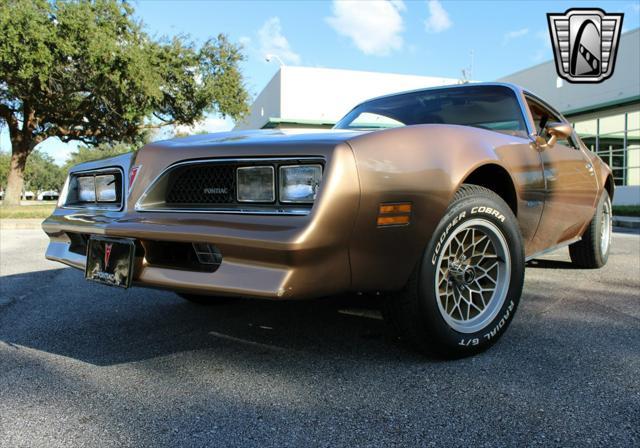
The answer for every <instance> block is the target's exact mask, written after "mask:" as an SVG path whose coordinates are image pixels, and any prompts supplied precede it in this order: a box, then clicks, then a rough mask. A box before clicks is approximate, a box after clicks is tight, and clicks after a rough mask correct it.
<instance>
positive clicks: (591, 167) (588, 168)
mask: <svg viewBox="0 0 640 448" xmlns="http://www.w3.org/2000/svg"><path fill="white" fill-rule="evenodd" d="M585 168H586V169H587V171H589V174H591V175H592V176H593V175H594V174H595V172H594V171H593V165H592V164H591V163H587V164H586V165H585Z"/></svg>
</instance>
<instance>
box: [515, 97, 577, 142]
mask: <svg viewBox="0 0 640 448" xmlns="http://www.w3.org/2000/svg"><path fill="white" fill-rule="evenodd" d="M527 105H528V106H529V110H530V111H531V116H532V117H533V122H534V123H535V126H536V133H537V134H538V135H540V136H541V137H543V138H544V139H545V140H548V139H549V137H550V135H549V134H548V133H547V132H546V130H545V127H546V126H547V123H551V122H553V121H564V120H561V119H560V117H558V116H557V115H556V114H554V113H553V112H551V111H550V110H549V109H547V108H546V107H544V106H542V105H541V104H539V103H537V102H535V101H532V100H531V99H529V98H527ZM558 143H559V144H561V145H564V146H568V147H569V148H574V149H577V148H578V146H577V145H576V143H575V142H574V141H573V138H572V137H568V138H564V139H559V140H558Z"/></svg>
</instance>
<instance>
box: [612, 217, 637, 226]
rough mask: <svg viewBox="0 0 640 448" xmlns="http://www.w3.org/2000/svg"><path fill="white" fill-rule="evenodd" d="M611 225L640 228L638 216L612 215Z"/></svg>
mask: <svg viewBox="0 0 640 448" xmlns="http://www.w3.org/2000/svg"><path fill="white" fill-rule="evenodd" d="M613 225H614V226H616V227H624V228H626V229H640V218H638V217H635V216H614V217H613Z"/></svg>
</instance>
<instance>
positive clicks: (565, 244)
mask: <svg viewBox="0 0 640 448" xmlns="http://www.w3.org/2000/svg"><path fill="white" fill-rule="evenodd" d="M581 239H582V237H581V236H577V237H575V238H572V239H570V240H567V241H563V242H562V243H560V244H556V245H555V246H551V247H549V248H547V249H544V250H541V251H540V252H536V253H535V254H532V255H529V256H528V257H526V258H525V259H524V261H525V262H527V261H531V260H533V259H534V258H537V257H539V256H541V255H546V254H548V253H550V252H553V251H555V250H558V249H562V248H563V247H566V246H568V245H570V244H573V243H577V242H578V241H580V240H581Z"/></svg>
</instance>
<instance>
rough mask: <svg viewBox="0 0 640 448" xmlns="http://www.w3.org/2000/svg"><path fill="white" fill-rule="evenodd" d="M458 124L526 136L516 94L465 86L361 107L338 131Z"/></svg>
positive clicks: (395, 97)
mask: <svg viewBox="0 0 640 448" xmlns="http://www.w3.org/2000/svg"><path fill="white" fill-rule="evenodd" d="M437 123H441V124H457V125H462V126H473V127H477V128H483V129H490V130H492V131H496V132H502V133H506V134H510V135H518V136H521V137H526V136H527V131H526V127H525V124H524V119H523V117H522V111H521V109H520V105H519V104H518V100H517V98H516V95H515V93H514V92H513V90H511V89H510V88H508V87H504V86H464V87H449V88H443V89H433V90H422V91H419V92H410V93H401V94H398V95H393V96H387V97H384V98H378V99H375V100H371V101H367V102H365V103H362V104H360V105H359V106H357V107H356V108H355V109H353V110H352V111H351V112H349V113H348V114H347V115H346V116H345V117H344V118H343V119H342V120H340V121H339V122H338V123H337V124H336V126H335V128H336V129H385V128H394V127H400V126H409V125H414V124H437Z"/></svg>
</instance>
